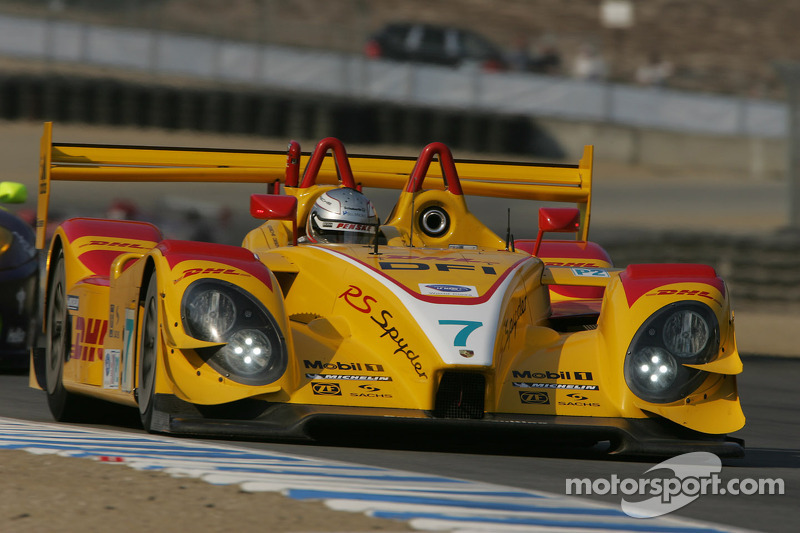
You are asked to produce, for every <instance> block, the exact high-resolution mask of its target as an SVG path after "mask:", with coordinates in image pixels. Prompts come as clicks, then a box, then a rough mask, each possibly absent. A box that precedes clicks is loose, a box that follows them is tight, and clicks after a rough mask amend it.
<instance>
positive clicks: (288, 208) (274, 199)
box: [250, 194, 297, 246]
mask: <svg viewBox="0 0 800 533" xmlns="http://www.w3.org/2000/svg"><path fill="white" fill-rule="evenodd" d="M250 215H251V216H252V217H253V218H260V219H264V220H291V221H292V241H293V242H294V245H295V246H297V197H295V196H278V195H275V194H251V195H250Z"/></svg>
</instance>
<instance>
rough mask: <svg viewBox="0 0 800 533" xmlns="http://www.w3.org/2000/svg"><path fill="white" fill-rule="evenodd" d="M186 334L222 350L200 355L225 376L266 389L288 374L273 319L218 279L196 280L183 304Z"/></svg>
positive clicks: (241, 292) (206, 350) (208, 350)
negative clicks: (216, 344)
mask: <svg viewBox="0 0 800 533" xmlns="http://www.w3.org/2000/svg"><path fill="white" fill-rule="evenodd" d="M181 318H182V320H183V327H184V329H185V330H186V333H187V334H189V335H191V336H192V337H195V338H197V339H200V340H204V341H208V342H216V343H220V344H221V346H215V347H211V348H200V349H198V350H197V353H198V354H200V356H201V357H202V358H203V359H204V360H205V361H206V362H207V363H208V364H209V365H210V366H211V367H212V368H214V370H216V371H217V372H219V373H220V374H222V375H223V376H225V377H227V378H229V379H231V380H233V381H235V382H237V383H243V384H246V385H265V384H267V383H271V382H273V381H275V380H276V379H278V378H279V377H280V376H281V375H282V374H283V372H284V371H285V370H286V364H287V360H288V356H287V350H286V342H285V340H284V337H283V334H282V332H281V330H280V328H279V327H278V324H277V322H276V321H275V318H274V317H273V316H272V314H271V313H270V312H269V311H268V310H267V309H266V308H265V307H264V305H263V304H261V302H259V301H258V300H256V299H255V298H254V297H253V296H252V295H251V294H249V293H248V292H246V291H244V290H243V289H241V288H239V287H237V286H236V285H233V284H232V283H228V282H226V281H222V280H217V279H202V280H198V281H195V282H194V283H192V284H191V285H189V287H188V288H187V289H186V292H185V293H184V295H183V301H182V302H181Z"/></svg>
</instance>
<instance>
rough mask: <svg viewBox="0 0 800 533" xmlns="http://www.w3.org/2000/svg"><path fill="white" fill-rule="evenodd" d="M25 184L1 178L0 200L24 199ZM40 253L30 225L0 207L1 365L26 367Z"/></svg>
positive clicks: (7, 367)
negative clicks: (35, 244)
mask: <svg viewBox="0 0 800 533" xmlns="http://www.w3.org/2000/svg"><path fill="white" fill-rule="evenodd" d="M26 198H27V191H26V190H25V186H24V185H22V184H21V183H15V182H11V181H3V182H0V203H8V204H12V203H16V204H19V203H23V202H25V200H26ZM38 257H39V254H38V253H37V251H36V248H35V246H34V233H33V228H32V227H31V226H30V225H29V224H27V223H26V222H25V221H23V220H22V219H20V218H19V217H18V216H17V215H15V214H14V213H11V212H9V211H7V210H5V209H3V208H2V207H0V369H6V370H14V369H21V370H26V369H27V368H28V363H29V352H30V349H31V344H32V339H33V335H34V332H35V331H36V329H35V326H34V323H35V320H36V304H37V295H38V292H37V287H38V281H39V280H38V273H39V259H38Z"/></svg>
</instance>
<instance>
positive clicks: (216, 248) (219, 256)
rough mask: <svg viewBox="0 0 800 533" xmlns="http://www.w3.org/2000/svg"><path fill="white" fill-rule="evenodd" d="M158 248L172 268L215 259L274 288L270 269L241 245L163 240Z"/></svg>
mask: <svg viewBox="0 0 800 533" xmlns="http://www.w3.org/2000/svg"><path fill="white" fill-rule="evenodd" d="M156 248H157V249H158V250H160V251H161V253H162V254H163V256H164V257H165V258H166V259H167V263H168V264H169V267H170V268H171V269H174V268H175V266H176V265H178V264H179V263H182V262H184V261H213V262H215V263H220V264H223V265H227V266H231V267H235V268H238V269H239V270H243V271H244V272H247V273H248V274H250V275H251V276H253V277H255V278H256V279H258V280H259V281H261V283H263V284H264V285H266V286H267V288H268V289H269V290H272V278H270V275H269V269H268V268H267V267H266V266H264V264H263V263H261V262H260V261H258V259H256V256H255V255H254V254H253V252H251V251H249V250H247V249H245V248H242V247H241V246H231V245H229V244H213V243H208V242H195V241H172V240H166V241H161V243H160V244H159V245H158V246H157V247H156Z"/></svg>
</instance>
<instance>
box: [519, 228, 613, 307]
mask: <svg viewBox="0 0 800 533" xmlns="http://www.w3.org/2000/svg"><path fill="white" fill-rule="evenodd" d="M514 246H515V247H516V249H517V250H522V251H524V252H528V253H529V254H530V253H533V249H534V248H535V246H536V240H534V239H519V240H516V241H514ZM539 259H541V260H542V261H543V262H544V264H545V265H550V264H558V265H563V266H570V265H569V264H565V263H563V262H555V261H553V262H551V260H553V259H562V260H568V259H575V260H578V261H575V263H578V264H577V265H575V266H586V265H581V264H580V260H583V261H584V262H585V260H586V259H596V260H597V261H599V262H602V263H605V264H607V265H613V264H614V263H612V261H611V257H610V256H609V255H608V252H606V251H605V250H604V249H603V248H602V247H601V246H600V245H599V244H597V243H594V242H590V241H542V244H541V246H539ZM596 266H601V265H600V264H597V265H596ZM550 292H551V293H553V294H558V295H561V296H565V297H567V298H581V299H583V298H602V297H603V293H604V292H605V287H584V286H579V285H550Z"/></svg>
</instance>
